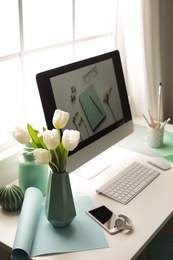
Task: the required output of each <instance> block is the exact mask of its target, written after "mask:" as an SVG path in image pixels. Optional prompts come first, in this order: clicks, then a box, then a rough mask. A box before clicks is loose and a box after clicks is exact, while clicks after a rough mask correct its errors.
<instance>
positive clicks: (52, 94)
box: [36, 50, 133, 177]
mask: <svg viewBox="0 0 173 260" xmlns="http://www.w3.org/2000/svg"><path fill="white" fill-rule="evenodd" d="M36 80H37V85H38V89H39V93H40V98H41V102H42V106H43V111H44V115H45V119H46V123H47V127H48V129H52V128H53V125H52V117H53V114H54V111H55V109H56V108H59V109H61V110H64V111H67V112H69V113H70V119H69V121H68V123H67V125H66V128H67V129H74V130H78V131H79V132H80V136H81V137H80V143H79V145H78V147H77V148H76V149H75V150H74V151H73V152H71V153H70V154H69V159H68V170H69V171H74V170H76V169H77V168H79V167H80V166H82V165H83V164H85V163H86V162H88V161H89V160H91V159H93V158H94V157H95V156H97V155H98V154H100V153H101V152H103V151H104V150H106V149H107V148H109V147H110V146H112V145H114V144H115V143H116V142H118V141H120V140H121V139H123V138H124V137H126V136H127V135H128V134H130V133H132V132H133V123H132V117H131V111H130V106H129V102H128V96H127V90H126V85H125V80H124V75H123V70H122V65H121V60H120V55H119V52H118V51H117V50H116V51H113V52H109V53H106V54H102V55H99V56H96V57H92V58H89V59H86V60H82V61H78V62H75V63H72V64H68V65H65V66H62V67H58V68H55V69H51V70H48V71H44V72H41V73H38V74H37V75H36ZM108 165H109V163H108ZM108 165H107V163H106V165H103V167H102V166H100V167H101V169H99V170H98V171H100V170H101V171H102V169H104V168H105V167H107V166H108ZM82 171H83V170H82V168H81V167H80V168H79V169H78V170H77V172H78V173H79V175H80V174H81V175H82V176H84V175H85V174H83V173H82ZM98 171H97V170H96V172H95V173H93V174H92V173H90V174H88V176H90V177H91V176H92V177H93V176H95V175H96V174H98Z"/></svg>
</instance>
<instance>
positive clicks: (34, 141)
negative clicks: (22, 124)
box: [27, 124, 43, 148]
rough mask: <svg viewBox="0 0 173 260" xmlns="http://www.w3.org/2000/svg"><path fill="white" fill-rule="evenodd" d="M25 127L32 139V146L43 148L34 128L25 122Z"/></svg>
mask: <svg viewBox="0 0 173 260" xmlns="http://www.w3.org/2000/svg"><path fill="white" fill-rule="evenodd" d="M27 129H28V132H29V134H30V136H31V139H32V142H31V144H32V146H33V147H34V148H43V145H42V144H41V140H40V137H38V131H37V130H35V129H34V128H33V127H32V126H31V125H30V124H27Z"/></svg>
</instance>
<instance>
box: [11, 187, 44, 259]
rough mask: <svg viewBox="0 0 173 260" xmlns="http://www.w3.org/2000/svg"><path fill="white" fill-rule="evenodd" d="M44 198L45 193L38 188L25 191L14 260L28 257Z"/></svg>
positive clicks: (13, 253)
mask: <svg viewBox="0 0 173 260" xmlns="http://www.w3.org/2000/svg"><path fill="white" fill-rule="evenodd" d="M42 199H43V195H42V193H41V191H40V190H39V189H37V188H34V187H31V188H28V189H27V190H26V192H25V197H24V202H23V205H22V210H21V213H20V218H19V223H18V227H17V231H16V236H15V240H14V245H13V250H12V257H13V260H25V259H28V256H29V254H30V251H31V247H32V242H33V239H34V235H35V230H36V227H37V222H38V218H39V215H40V209H41V203H42Z"/></svg>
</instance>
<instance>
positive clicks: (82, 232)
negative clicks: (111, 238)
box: [12, 188, 109, 260]
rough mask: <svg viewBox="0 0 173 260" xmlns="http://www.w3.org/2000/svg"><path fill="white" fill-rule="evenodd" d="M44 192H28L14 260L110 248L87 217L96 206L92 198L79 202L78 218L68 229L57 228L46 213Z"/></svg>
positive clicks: (92, 221) (15, 246)
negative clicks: (49, 220)
mask: <svg viewBox="0 0 173 260" xmlns="http://www.w3.org/2000/svg"><path fill="white" fill-rule="evenodd" d="M40 193H41V192H40V191H39V190H38V189H36V188H28V189H27V191H26V193H25V199H24V203H23V206H22V211H21V215H20V219H19V223H18V228H17V233H16V237H15V241H14V246H13V250H12V256H13V260H21V259H22V260H23V259H27V257H28V255H29V256H40V255H49V254H59V253H67V252H68V253H69V252H75V251H83V250H93V249H100V248H107V247H109V245H108V242H107V240H106V237H105V234H104V231H103V229H102V227H100V226H99V225H98V224H97V223H96V222H95V221H94V220H92V219H91V218H90V217H89V216H88V215H87V214H86V212H85V211H86V210H87V209H89V208H90V207H91V206H92V201H91V198H90V197H89V196H82V197H76V198H75V207H76V212H77V216H76V218H75V219H74V220H73V221H72V223H71V224H70V225H69V226H68V227H66V228H62V229H60V228H54V227H53V226H52V225H51V224H50V223H49V222H48V221H47V218H46V216H45V213H44V200H43V199H42V196H41V199H40Z"/></svg>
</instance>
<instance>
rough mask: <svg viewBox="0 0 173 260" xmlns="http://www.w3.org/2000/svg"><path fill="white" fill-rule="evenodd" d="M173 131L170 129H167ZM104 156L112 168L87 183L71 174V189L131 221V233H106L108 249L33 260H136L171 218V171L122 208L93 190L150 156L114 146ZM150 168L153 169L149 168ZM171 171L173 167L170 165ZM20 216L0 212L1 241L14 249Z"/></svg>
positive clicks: (172, 177)
mask: <svg viewBox="0 0 173 260" xmlns="http://www.w3.org/2000/svg"><path fill="white" fill-rule="evenodd" d="M168 128H169V130H170V131H171V130H173V127H172V126H169V127H168ZM104 153H105V158H106V157H107V156H109V157H111V158H112V161H113V162H114V163H113V164H112V166H111V167H109V168H108V169H106V170H105V171H104V172H102V173H100V174H99V175H97V176H96V177H94V178H93V179H90V180H86V179H83V178H81V177H79V176H77V175H75V174H73V173H71V174H70V179H71V185H72V190H73V194H74V195H90V196H91V198H92V201H93V204H94V205H97V204H104V205H106V206H107V207H108V208H110V209H111V210H112V211H113V212H115V214H124V215H126V216H128V217H129V218H131V220H132V221H133V223H134V230H133V233H131V234H127V233H123V232H122V233H118V234H116V235H113V236H112V235H109V234H108V233H107V232H105V235H106V237H107V240H108V243H109V248H106V249H99V250H91V251H83V252H76V253H68V254H60V255H52V256H44V257H34V258H33V259H37V260H40V259H44V260H56V259H57V260H66V259H69V258H70V259H71V260H81V259H82V260H89V259H99V260H105V259H107V260H113V259H117V260H129V259H136V257H137V256H138V255H139V254H140V252H141V251H142V250H143V249H144V248H145V246H146V245H147V244H148V243H149V242H150V241H151V239H152V238H153V237H154V236H155V235H156V234H157V232H158V231H159V230H160V229H161V228H162V227H163V225H164V224H165V223H166V222H167V221H168V220H169V218H170V217H171V216H172V214H173V212H172V209H173V207H172V203H170V201H171V199H172V198H173V168H172V169H170V170H168V171H162V170H160V172H161V175H160V176H159V177H158V178H157V179H156V180H154V181H153V182H152V183H151V184H150V185H149V186H148V187H147V188H145V189H144V190H143V191H142V192H141V193H140V194H139V195H138V196H136V197H135V198H134V199H133V200H132V201H131V202H129V203H128V204H127V205H122V204H120V203H118V202H116V201H114V200H111V199H109V198H107V197H106V196H103V195H98V194H97V193H96V192H95V190H96V189H97V188H98V187H99V186H100V185H102V184H103V183H105V182H106V181H107V180H108V179H110V178H111V177H112V176H113V175H114V174H116V172H117V173H118V172H119V171H121V170H122V169H123V168H124V167H126V166H128V165H129V164H130V163H131V162H132V161H135V160H136V161H138V162H141V163H143V164H146V165H148V163H147V158H148V157H149V156H147V155H143V154H139V153H136V152H133V151H130V150H126V149H124V148H121V147H118V146H113V147H111V148H110V149H109V150H107V151H105V152H104ZM150 167H152V166H150ZM172 167H173V165H172ZM18 218H19V215H18V214H17V213H15V212H14V213H5V212H4V211H3V210H2V209H0V241H2V242H3V243H5V244H7V245H9V246H10V247H12V246H13V242H14V238H15V232H16V228H17V223H18Z"/></svg>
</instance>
